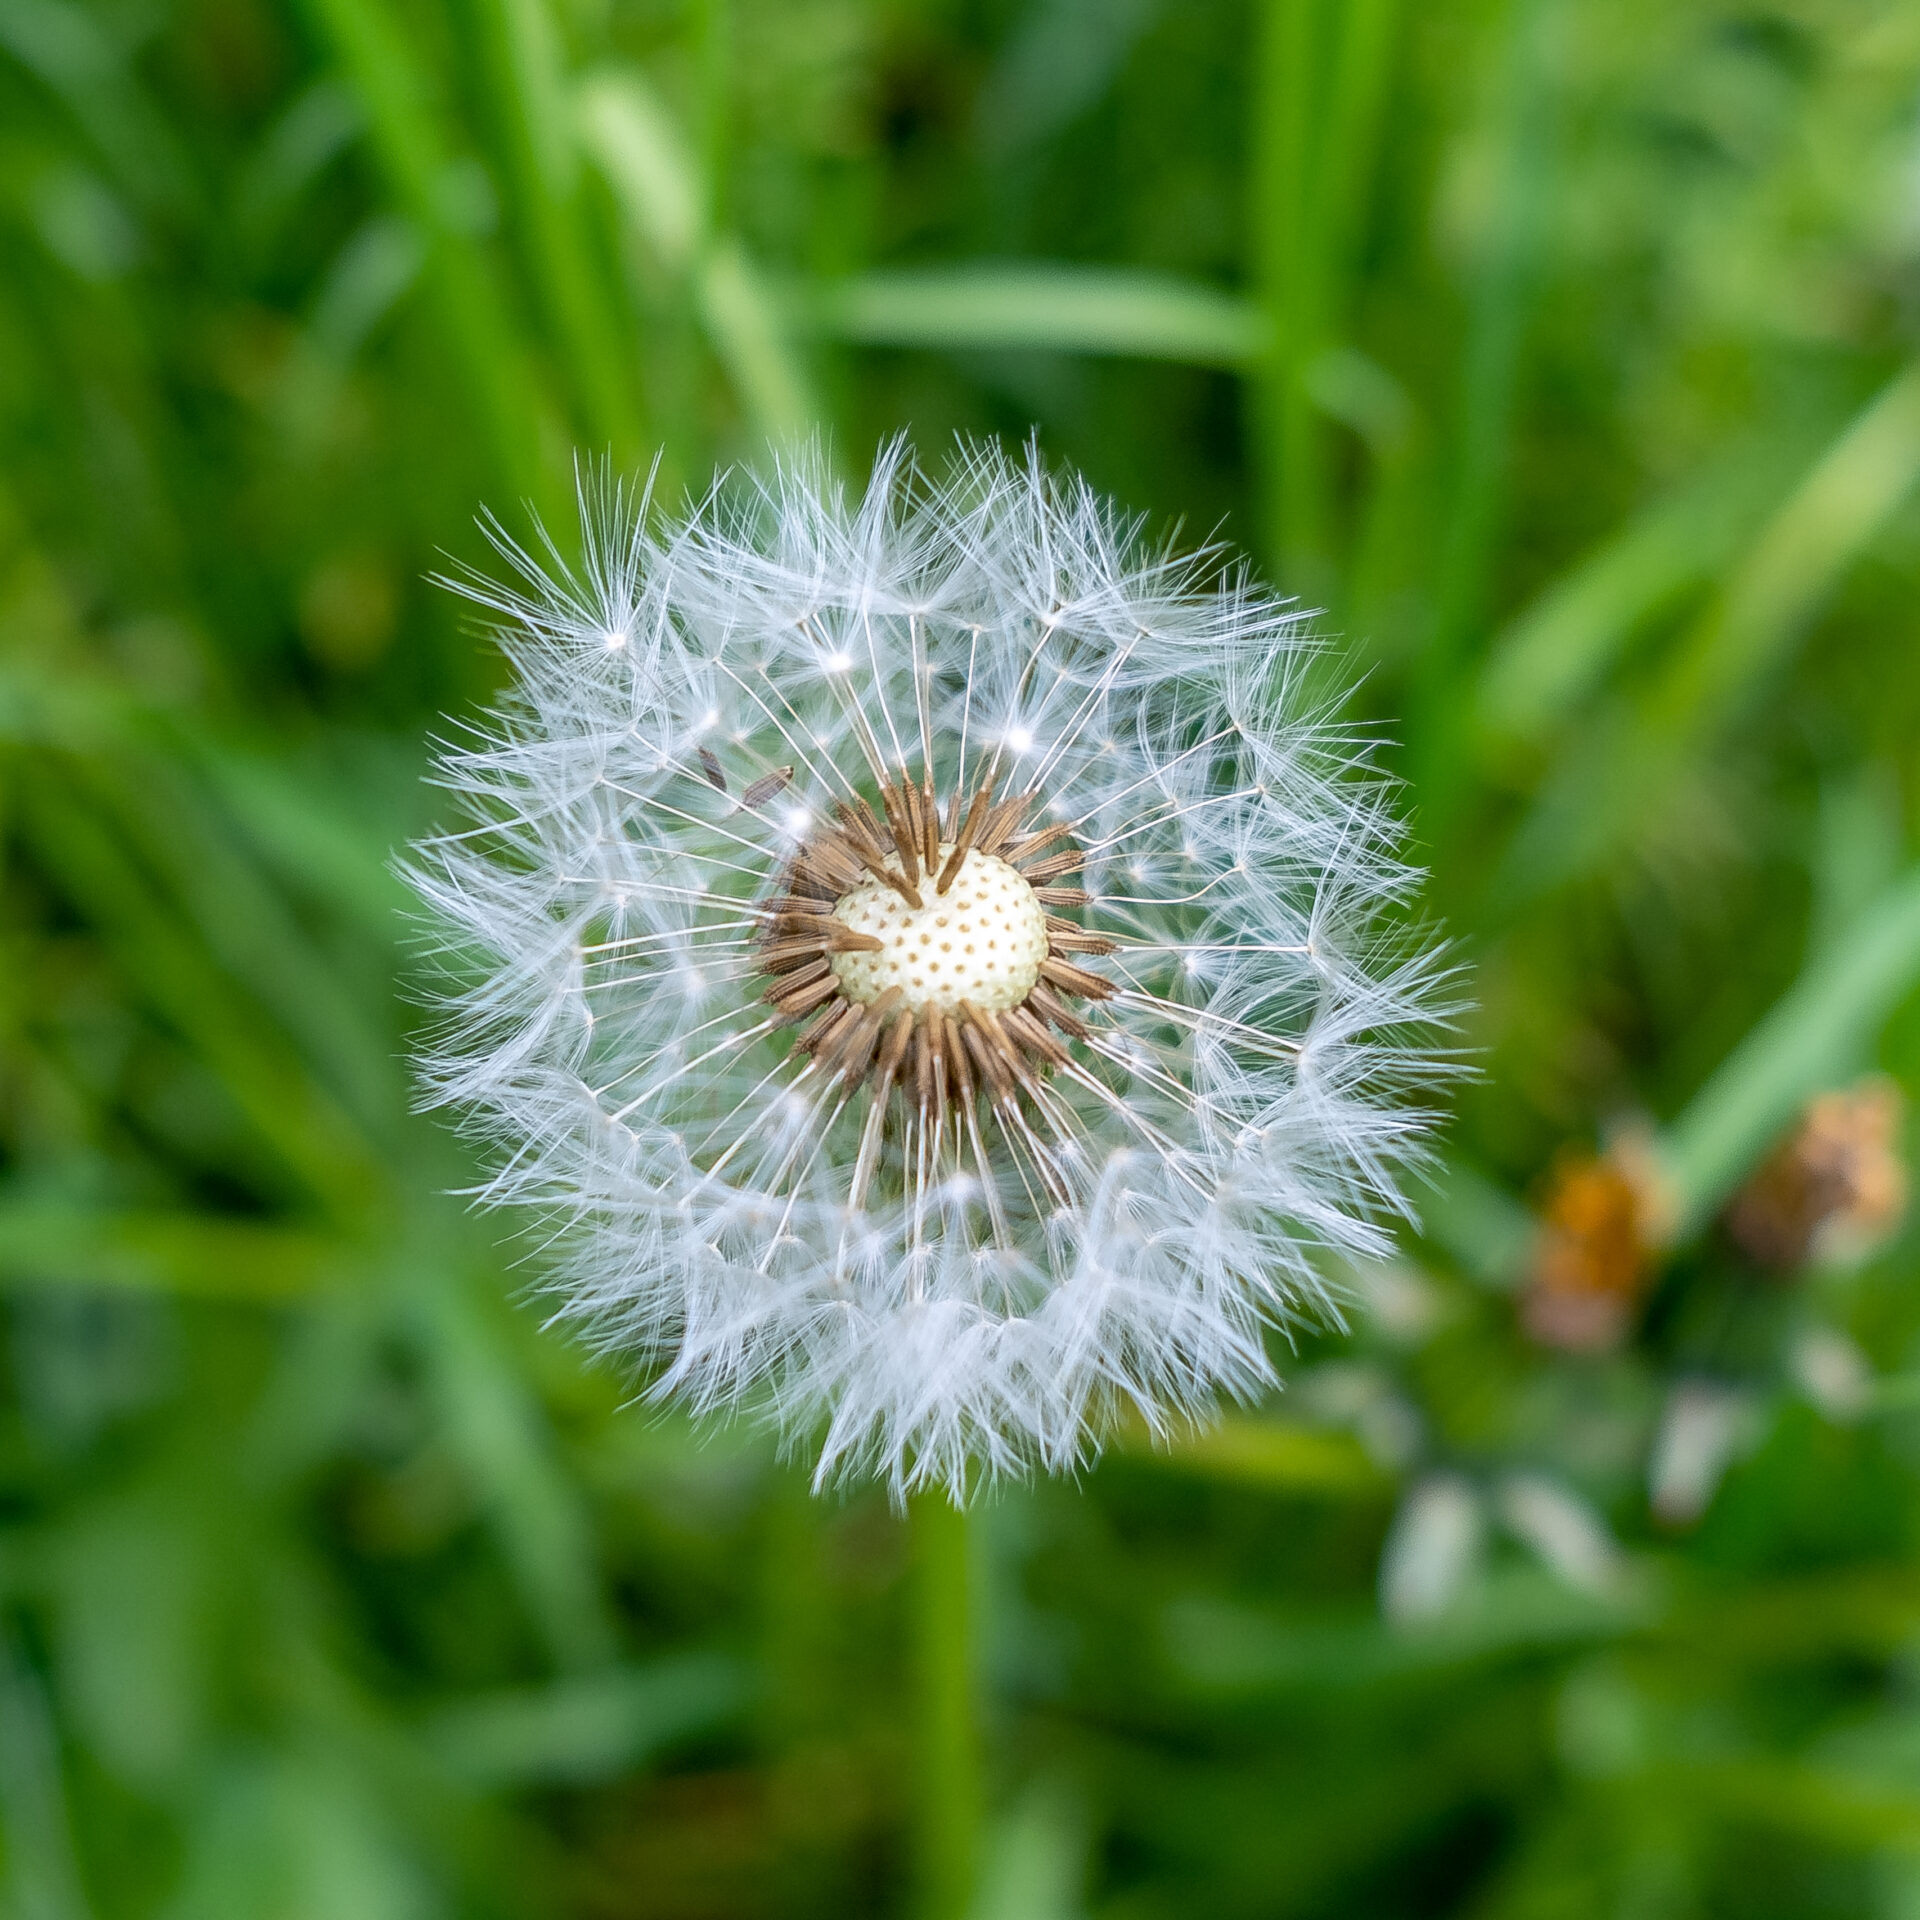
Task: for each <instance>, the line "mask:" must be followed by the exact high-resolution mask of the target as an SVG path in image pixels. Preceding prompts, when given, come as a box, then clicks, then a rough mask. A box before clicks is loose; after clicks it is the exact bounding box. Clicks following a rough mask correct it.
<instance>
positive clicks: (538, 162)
mask: <svg viewBox="0 0 1920 1920" xmlns="http://www.w3.org/2000/svg"><path fill="white" fill-rule="evenodd" d="M463 11H464V15H465V18H466V20H467V23H468V26H469V29H470V31H471V32H472V33H473V36H474V38H475V40H476V41H477V42H478V44H479V46H480V48H481V51H482V54H483V57H484V64H485V69H486V73H487V78H488V82H489V86H490V89H491V92H492V94H493V97H494V115H495V118H496V120H497V121H498V122H499V123H500V124H501V127H502V132H503V144H504V146H505V149H506V155H507V166H506V174H507V177H508V180H509V182H510V184H511V188H512V196H513V205H514V212H515V215H516V226H517V229H518V231H519V233H520V234H521V236H522V239H523V243H524V250H525V254H526V267H527V277H528V279H529V280H530V282H531V283H532V286H533V290H534V294H535V297H536V299H537V300H538V302H539V304H540V307H541V309H542V310H543V312H544V314H545V316H546V319H547V324H548V327H549V329H550V331H551V334H552V338H553V345H554V347H555V349H556V352H557V357H558V361H559V364H560V365H561V366H562V368H563V369H564V370H565V376H566V381H567V384H568V385H569V387H570V388H571V389H572V391H573V392H574V394H575V396H576V404H575V408H574V412H575V417H576V420H577V423H578V425H579V426H580V427H581V428H582V429H584V431H585V433H586V434H587V436H588V438H589V439H590V440H591V441H593V442H595V443H597V444H599V445H602V446H607V447H611V448H612V449H613V450H614V453H615V456H616V457H617V458H618V459H620V460H622V461H631V460H633V459H634V458H635V457H637V455H638V454H639V453H640V451H641V448H642V445H643V442H644V437H645V436H644V430H643V427H642V423H641V419H640V411H639V398H638V393H637V390H636V379H635V373H636V360H637V353H636V349H637V347H638V345H639V339H638V333H637V323H636V320H635V317H634V316H633V315H631V314H629V313H626V312H625V311H624V310H623V309H624V301H623V299H622V297H621V293H620V290H619V289H618V288H617V287H616V286H615V285H614V284H613V281H612V278H611V276H609V275H608V274H606V273H605V272H603V271H602V270H601V263H600V262H599V261H598V260H597V259H596V258H595V256H594V253H593V250H592V248H591V246H590V244H589V238H588V233H587V228H586V221H585V212H584V204H583V201H582V198H581V194H580V191H579V182H580V165H579V154H578V152H577V149H576V142H575V131H574V126H575V123H574V115H573V113H572V111H571V99H570V92H571V89H570V82H569V79H568V76H567V75H566V74H565V72H564V71H563V69H562V64H561V51H560V42H559V32H558V29H557V27H556V25H555V23H554V20H553V18H552V16H551V15H550V14H549V13H548V11H547V8H546V6H545V4H544V0H468V4H467V5H466V6H465V8H464V9H463Z"/></svg>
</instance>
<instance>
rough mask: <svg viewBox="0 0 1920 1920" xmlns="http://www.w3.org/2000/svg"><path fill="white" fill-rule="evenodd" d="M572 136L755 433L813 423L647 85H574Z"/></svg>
mask: <svg viewBox="0 0 1920 1920" xmlns="http://www.w3.org/2000/svg"><path fill="white" fill-rule="evenodd" d="M576 110H577V112H578V115H579V121H580V127H581V137H582V140H583V142H584V143H585V145H586V147H587V150H588V152H589V153H590V154H591V155H592V156H593V158H594V160H595V162H596V164H597V165H598V166H599V168H600V170H601V172H602V174H603V175H604V176H605V178H606V181H607V184H608V186H609V187H610V188H611V189H612V191H613V195H614V198H615V200H616V202H617V203H618V204H619V207H620V209H621V212H622V214H623V215H624V216H625V218H626V220H627V222H628V224H629V225H630V226H631V227H632V228H633V230H634V231H635V232H636V233H637V234H638V235H639V236H640V238H641V239H642V240H644V241H645V242H646V244H647V246H648V248H649V250H650V251H651V252H652V253H653V254H654V256H655V257H656V258H657V259H658V260H659V262H660V265H661V266H662V268H663V269H664V270H665V271H666V272H667V273H669V274H671V275H673V276H675V277H677V278H680V279H683V280H685V281H687V282H689V283H690V285H691V289H692V294H693V301H694V306H695V308H696V310H697V312H698V315H699V318H700V322H701V325H702V327H703V328H704V330H705V332H706V336H707V339H708V342H709V343H710V344H711V346H712V348H713V351H714V355H715V357H716V358H717V359H718V360H719V362H720V364H721V367H722V368H723V370H724V371H725V373H726V375H727V378H728V380H729V381H730V382H731V384H732V386H733V389H734V392H735V393H736V394H737V395H738V396H739V398H740V404H741V406H742V408H743V409H744V410H745V412H746V414H747V417H748V419H749V420H750V421H751V422H752V423H753V425H754V427H755V429H756V431H757V432H758V433H759V434H760V435H761V436H762V437H763V438H765V439H767V440H769V441H773V442H781V441H791V440H795V439H798V438H800V437H801V436H803V435H804V434H806V433H807V432H809V431H811V430H812V429H813V428H814V427H815V426H816V425H817V424H818V423H819V420H820V412H819V407H818V403H817V401H816V400H815V398H814V396H813V393H812V390H811V385H810V383H809V381H808V379H807V374H806V369H805V368H804V366H803V365H802V364H801V361H800V358H799V356H798V355H797V354H796V353H795V351H794V348H793V343H792V341H791V340H790V338H789V331H790V330H789V327H788V323H787V318H786V315H785V313H784V311H783V310H782V308H781V305H780V303H779V302H778V301H777V300H776V299H775V297H774V295H773V292H772V290H771V289H770V288H769V286H768V285H767V283H766V280H765V277H764V276H763V275H762V273H761V272H760V270H759V267H758V266H757V265H756V263H755V262H754V260H753V258H752V256H751V255H750V254H749V253H748V252H747V250H746V248H745V247H744V246H743V245H742V244H741V242H740V241H739V239H738V238H737V237H735V236H733V235H731V234H726V233H719V234H714V235H712V236H711V237H709V236H708V234H707V229H706V226H705V205H706V202H707V200H708V198H709V195H708V192H707V190H706V188H705V186H704V184H703V182H702V181H701V179H700V177H699V175H698V174H697V172H696V171H695V168H694V164H693V160H692V158H691V156H690V154H689V153H688V151H687V148H686V145H685V143H684V142H683V141H682V139H681V137H680V134H679V130H678V129H677V128H676V127H675V126H674V125H673V122H672V120H671V118H670V117H669V116H668V114H667V112H666V109H665V108H664V106H662V104H661V103H660V101H659V99H658V97H657V96H656V95H655V94H654V92H653V89H652V88H651V87H649V86H648V85H647V83H646V82H645V81H644V80H643V79H642V78H641V77H640V76H639V75H638V74H636V73H634V72H632V71H631V70H628V69H616V70H608V71H603V72H600V73H597V74H594V75H592V76H591V77H590V78H588V79H587V80H585V81H583V82H582V83H581V86H580V89H579V93H578V96H577V109H576Z"/></svg>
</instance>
